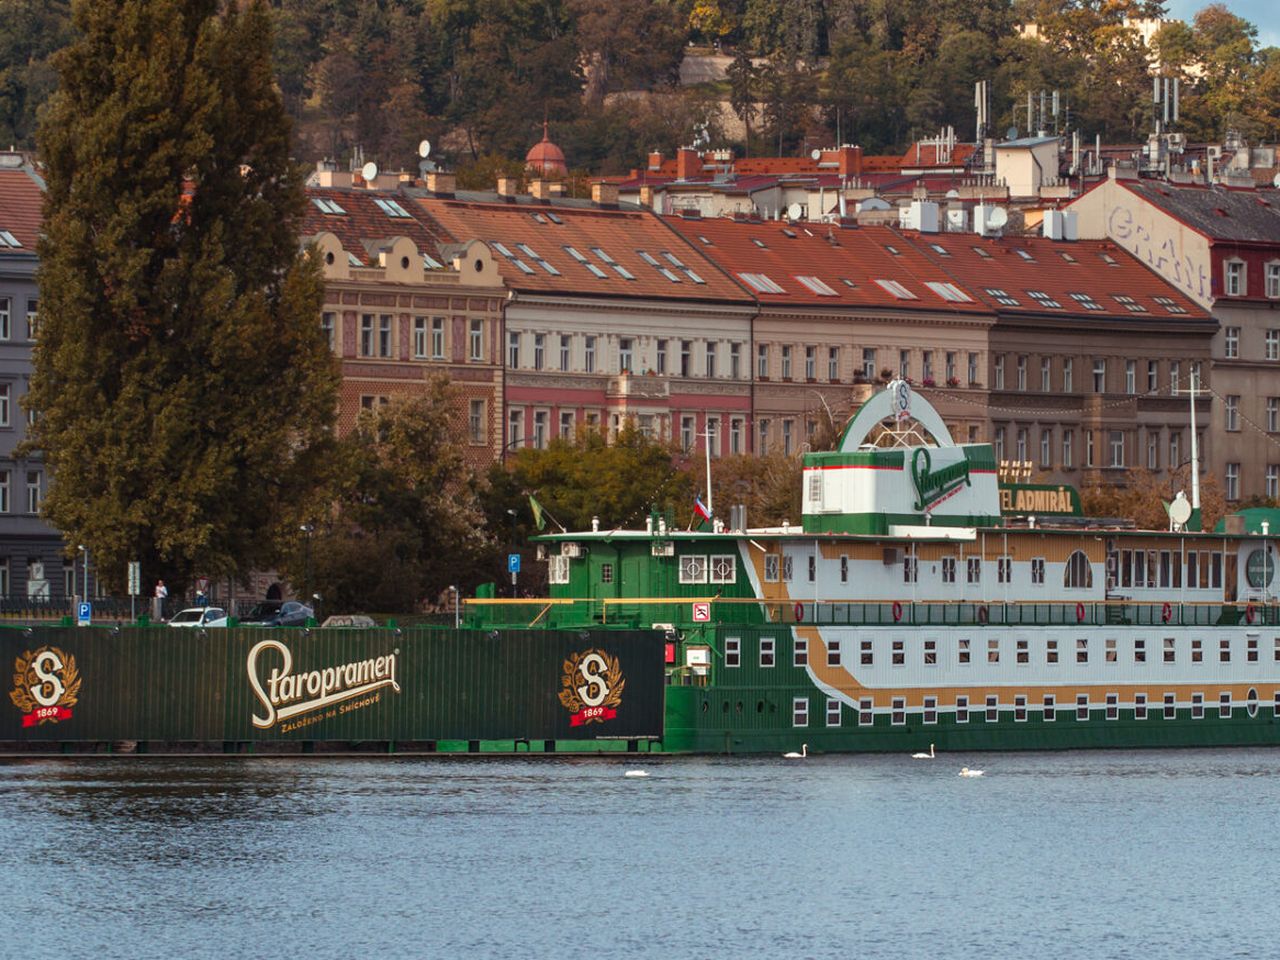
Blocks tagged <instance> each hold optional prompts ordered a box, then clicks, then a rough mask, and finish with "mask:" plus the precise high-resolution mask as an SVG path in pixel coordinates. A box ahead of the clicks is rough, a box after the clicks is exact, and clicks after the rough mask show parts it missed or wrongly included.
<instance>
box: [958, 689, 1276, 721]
mask: <svg viewBox="0 0 1280 960" xmlns="http://www.w3.org/2000/svg"><path fill="white" fill-rule="evenodd" d="M1276 700H1277V701H1280V693H1277V694H1276ZM968 722H969V698H968V697H956V723H968Z"/></svg>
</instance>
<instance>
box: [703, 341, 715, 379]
mask: <svg viewBox="0 0 1280 960" xmlns="http://www.w3.org/2000/svg"><path fill="white" fill-rule="evenodd" d="M705 356H706V371H707V379H708V380H711V379H714V378H715V375H716V344H715V342H714V341H711V340H708V341H707V348H706V351H705Z"/></svg>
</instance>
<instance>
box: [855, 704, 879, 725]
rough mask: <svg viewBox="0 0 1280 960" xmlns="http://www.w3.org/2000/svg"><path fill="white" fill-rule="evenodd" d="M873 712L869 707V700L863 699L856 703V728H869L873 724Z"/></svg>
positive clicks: (874, 717)
mask: <svg viewBox="0 0 1280 960" xmlns="http://www.w3.org/2000/svg"><path fill="white" fill-rule="evenodd" d="M875 719H876V715H875V711H874V710H873V709H872V707H871V698H870V697H864V698H863V699H861V700H859V701H858V726H860V727H869V726H871V725H872V724H873V723H875Z"/></svg>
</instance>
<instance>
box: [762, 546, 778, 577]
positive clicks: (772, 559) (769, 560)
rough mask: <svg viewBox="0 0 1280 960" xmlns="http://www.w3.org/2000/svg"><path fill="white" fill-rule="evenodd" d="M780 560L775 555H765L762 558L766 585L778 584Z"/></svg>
mask: <svg viewBox="0 0 1280 960" xmlns="http://www.w3.org/2000/svg"><path fill="white" fill-rule="evenodd" d="M780 559H781V558H780V557H779V556H778V555H777V554H776V553H769V554H765V558H764V579H765V582H766V583H777V582H778V579H779V577H778V568H779V562H778V561H779V560H780Z"/></svg>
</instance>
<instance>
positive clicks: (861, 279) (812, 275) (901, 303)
mask: <svg viewBox="0 0 1280 960" xmlns="http://www.w3.org/2000/svg"><path fill="white" fill-rule="evenodd" d="M665 219H666V222H667V223H668V224H669V225H670V226H671V228H672V229H674V230H676V231H678V232H679V233H681V234H683V235H684V237H685V239H686V240H688V241H689V243H690V244H691V245H694V246H697V247H699V248H701V249H702V251H703V252H704V253H705V254H706V255H707V256H708V257H710V258H711V259H713V260H715V261H716V263H718V264H719V265H720V266H721V267H722V268H724V270H725V271H726V272H728V273H731V274H732V275H733V276H734V278H735V279H736V280H737V281H738V282H739V283H740V284H742V286H743V289H745V290H749V291H751V293H752V295H753V296H754V297H755V298H756V299H758V300H759V301H760V302H761V303H764V304H771V305H772V304H796V305H800V304H803V305H807V306H822V307H839V306H845V307H864V308H867V307H871V308H875V307H878V308H892V309H895V310H929V311H932V312H938V311H942V312H954V313H958V314H966V315H969V314H988V315H989V314H990V313H991V311H990V309H989V308H988V307H986V306H985V305H984V304H983V303H982V302H981V301H980V300H979V298H978V297H977V296H976V295H975V294H973V293H972V292H970V291H967V290H965V289H964V288H963V286H961V285H956V284H955V280H954V278H953V277H951V276H950V275H949V274H948V273H947V271H946V270H944V269H942V268H941V267H939V266H937V265H936V264H934V263H933V262H931V261H930V260H929V259H928V258H927V257H925V256H924V255H923V254H922V253H921V252H920V251H919V250H917V249H916V248H915V247H914V246H913V245H912V244H911V243H909V242H908V241H907V239H906V238H905V237H903V236H901V235H900V234H897V233H895V232H893V231H890V230H889V229H887V228H884V227H861V228H859V229H856V230H842V229H840V228H839V227H835V226H828V225H825V224H805V223H795V224H787V223H783V222H780V221H763V222H752V221H747V222H739V221H733V220H727V219H715V220H699V219H688V220H686V219H682V218H679V217H668V218H665ZM890 248H893V249H892V250H891V249H890ZM893 250H896V251H897V253H896V254H895V253H894V252H893ZM760 277H764V278H765V280H763V281H762V280H759V279H758V278H760ZM802 277H803V278H804V279H801V278H802ZM877 281H885V282H886V283H887V284H888V286H887V287H886V286H885V284H883V283H879V282H877ZM770 283H771V284H772V285H774V286H776V287H777V288H780V290H781V292H777V291H776V290H773V289H772V287H771V286H770ZM895 283H896V284H900V285H901V288H902V289H903V290H904V291H905V292H906V294H907V296H906V297H903V296H900V295H898V294H896V293H894V292H893V290H894V289H895V287H894V284H895ZM928 283H936V284H952V285H955V286H958V287H959V291H960V294H961V296H960V297H957V298H954V299H948V298H947V297H945V296H943V294H942V293H940V292H939V291H938V290H935V289H934V288H932V287H929V286H927V284H928ZM762 286H763V287H764V288H765V289H760V287H762ZM948 292H949V291H948Z"/></svg>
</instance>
